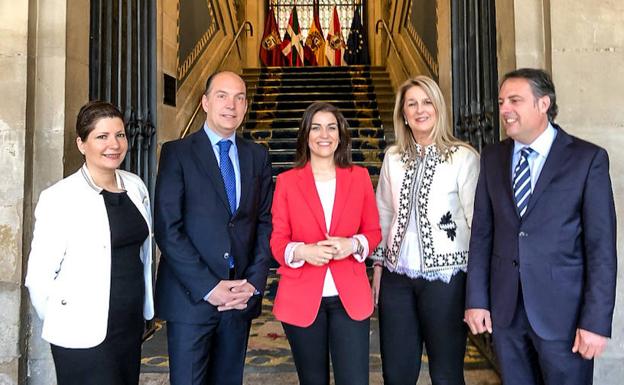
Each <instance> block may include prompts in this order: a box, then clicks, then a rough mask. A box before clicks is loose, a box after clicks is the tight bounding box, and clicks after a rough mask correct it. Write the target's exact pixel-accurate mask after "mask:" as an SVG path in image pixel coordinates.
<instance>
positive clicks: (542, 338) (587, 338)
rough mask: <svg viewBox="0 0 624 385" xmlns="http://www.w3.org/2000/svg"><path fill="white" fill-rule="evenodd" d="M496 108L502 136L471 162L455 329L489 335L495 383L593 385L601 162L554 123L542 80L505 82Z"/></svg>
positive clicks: (606, 244) (610, 269)
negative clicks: (466, 247)
mask: <svg viewBox="0 0 624 385" xmlns="http://www.w3.org/2000/svg"><path fill="white" fill-rule="evenodd" d="M581 97H582V96H581ZM499 105H500V115H501V119H502V123H503V125H504V127H505V132H506V133H507V136H508V137H509V138H507V139H505V140H503V141H502V142H500V143H497V144H494V145H491V146H488V147H486V148H485V149H484V150H483V153H482V157H481V172H480V175H479V182H478V184H477V191H476V197H475V209H474V217H473V222H472V236H471V241H470V254H469V259H468V275H467V287H466V313H465V321H466V322H467V323H468V326H469V327H470V329H471V331H472V333H474V334H477V333H483V332H485V331H488V332H491V333H493V334H492V338H493V342H494V348H495V352H496V354H497V356H498V359H499V362H500V365H501V369H502V377H503V383H504V384H505V385H516V384H517V385H533V384H535V385H537V384H547V385H572V384H575V385H576V384H578V385H586V384H591V383H592V377H593V359H594V358H595V357H597V356H599V355H600V354H601V352H602V351H603V349H604V348H605V345H606V343H607V339H608V338H609V337H610V336H611V322H612V318H613V307H614V303H615V282H616V260H617V257H616V224H615V223H616V218H615V208H614V202H613V192H612V188H611V180H610V177H609V159H608V156H607V153H606V151H605V150H604V149H602V148H600V147H598V146H596V145H594V144H591V143H588V142H586V141H583V140H581V139H578V138H576V137H574V136H571V135H568V134H567V133H566V132H565V131H563V130H562V129H561V127H559V126H558V125H556V124H555V123H554V120H555V117H556V115H557V102H556V96H555V87H554V84H553V82H552V80H551V78H550V75H548V74H547V73H546V72H544V71H542V70H536V69H519V70H516V71H513V72H510V73H508V74H506V75H505V77H504V78H503V81H502V84H501V87H500V91H499Z"/></svg>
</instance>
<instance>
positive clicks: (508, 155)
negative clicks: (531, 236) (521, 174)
mask: <svg viewBox="0 0 624 385" xmlns="http://www.w3.org/2000/svg"><path fill="white" fill-rule="evenodd" d="M513 143H514V142H513V140H511V139H506V140H505V141H504V142H503V148H502V163H503V186H504V189H505V197H506V198H507V199H509V202H510V203H511V207H513V212H514V213H516V216H517V217H518V218H520V216H519V215H518V210H517V209H516V201H515V200H514V196H513V189H512V184H513V182H512V175H511V167H512V166H511V159H512V157H513V148H514V146H513Z"/></svg>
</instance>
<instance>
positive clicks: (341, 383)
mask: <svg viewBox="0 0 624 385" xmlns="http://www.w3.org/2000/svg"><path fill="white" fill-rule="evenodd" d="M282 326H283V327H284V332H286V337H287V338H288V342H289V343H290V348H291V350H292V354H293V358H294V360H295V366H296V367H297V375H298V376H299V383H300V384H301V385H329V356H330V354H331V360H332V366H333V368H334V381H335V383H336V385H368V349H369V337H368V336H369V331H370V319H368V318H367V319H365V320H362V321H355V320H352V319H351V318H350V317H349V315H348V314H347V312H346V311H345V309H344V307H343V306H342V303H341V302H340V299H339V298H338V296H335V297H325V298H323V299H322V300H321V307H320V309H319V312H318V315H317V316H316V320H314V323H312V325H310V326H308V327H299V326H294V325H290V324H287V323H284V322H282Z"/></svg>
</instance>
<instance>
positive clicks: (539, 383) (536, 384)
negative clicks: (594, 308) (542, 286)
mask: <svg viewBox="0 0 624 385" xmlns="http://www.w3.org/2000/svg"><path fill="white" fill-rule="evenodd" d="M521 294H522V290H520V295H519V296H518V303H517V305H516V306H517V307H516V313H515V315H514V318H513V320H512V321H511V325H509V327H506V328H500V327H496V326H494V330H493V333H492V341H493V342H494V350H495V352H496V356H497V357H498V361H499V363H500V366H501V374H502V379H503V383H504V384H505V385H544V384H545V385H591V384H592V383H593V371H594V360H585V359H583V358H582V357H581V355H580V354H578V353H572V345H573V344H574V337H572V338H571V339H569V340H554V341H548V340H545V339H543V338H541V337H540V336H538V335H537V334H536V333H535V331H533V328H532V327H531V325H530V324H529V320H528V318H527V314H526V311H525V309H524V304H523V299H522V295H521ZM553 311H556V310H554V309H553Z"/></svg>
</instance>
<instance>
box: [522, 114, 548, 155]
mask: <svg viewBox="0 0 624 385" xmlns="http://www.w3.org/2000/svg"><path fill="white" fill-rule="evenodd" d="M555 135H557V132H556V130H555V128H554V127H553V126H552V124H550V122H548V126H547V127H546V129H545V130H544V132H542V133H541V134H540V135H539V136H538V137H537V138H536V139H535V140H534V141H533V143H531V144H529V145H526V144H524V143H520V142H518V141H516V140H514V155H515V154H518V152H520V150H521V149H523V148H524V147H531V148H532V149H533V151H535V152H536V153H537V155H538V156H545V155H546V154H548V152H549V151H550V147H551V146H552V143H553V141H554V140H555Z"/></svg>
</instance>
